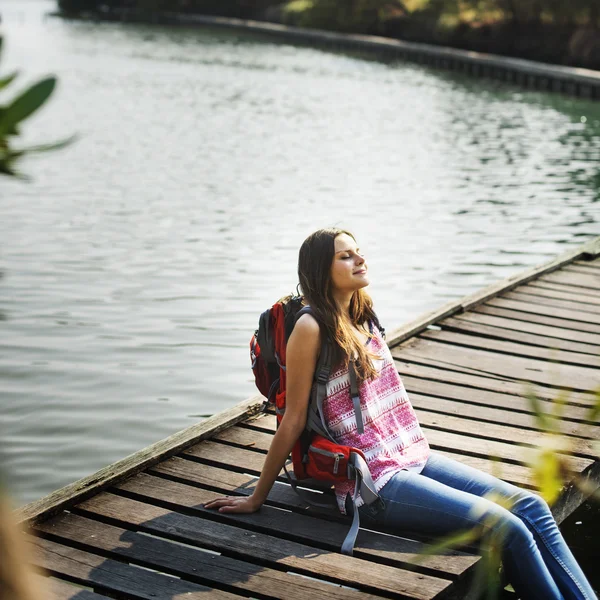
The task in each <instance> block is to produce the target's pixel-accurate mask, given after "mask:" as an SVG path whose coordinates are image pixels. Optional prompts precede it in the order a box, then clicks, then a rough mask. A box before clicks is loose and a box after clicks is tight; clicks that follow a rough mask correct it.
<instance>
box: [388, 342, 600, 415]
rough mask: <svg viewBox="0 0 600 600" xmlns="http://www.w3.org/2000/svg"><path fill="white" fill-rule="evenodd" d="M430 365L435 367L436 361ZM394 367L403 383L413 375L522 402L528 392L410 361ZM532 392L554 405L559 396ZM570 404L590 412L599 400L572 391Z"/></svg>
mask: <svg viewBox="0 0 600 600" xmlns="http://www.w3.org/2000/svg"><path fill="white" fill-rule="evenodd" d="M394 353H395V350H394V352H392V354H394ZM431 362H432V363H435V361H431ZM394 363H395V365H396V368H397V369H398V372H399V373H400V376H401V377H402V378H403V379H404V378H405V377H407V376H410V375H412V376H413V377H419V378H421V379H427V380H430V381H438V382H443V383H448V384H452V385H459V386H463V387H470V388H473V389H475V390H482V391H490V392H498V393H501V394H510V395H512V396H516V397H519V398H520V397H523V396H525V393H526V391H527V389H526V387H525V386H524V385H523V384H522V383H520V382H515V381H509V380H504V379H493V378H489V377H482V376H477V375H471V374H468V373H462V372H458V371H451V370H448V369H447V368H445V367H444V368H440V367H439V365H438V366H431V365H427V364H419V363H417V362H414V361H408V360H404V359H400V358H398V359H395V360H394ZM532 389H533V391H534V392H535V394H536V396H537V397H538V398H540V399H541V400H550V401H552V400H554V399H555V398H556V397H557V395H558V390H556V389H553V388H548V387H544V386H541V385H539V384H534V385H532ZM568 403H569V404H570V405H572V404H574V405H579V406H581V407H588V408H589V407H592V406H594V405H595V403H596V400H595V398H594V396H593V394H590V393H582V392H575V391H572V390H569V392H568Z"/></svg>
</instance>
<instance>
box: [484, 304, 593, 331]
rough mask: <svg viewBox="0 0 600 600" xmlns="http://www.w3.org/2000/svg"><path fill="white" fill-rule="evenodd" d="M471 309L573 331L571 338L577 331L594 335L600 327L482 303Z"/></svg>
mask: <svg viewBox="0 0 600 600" xmlns="http://www.w3.org/2000/svg"><path fill="white" fill-rule="evenodd" d="M515 304H516V303H515ZM473 310H474V311H475V312H476V313H482V314H486V315H494V316H498V317H505V318H507V319H513V320H515V321H526V322H527V323H538V324H540V325H548V326H550V327H557V328H562V329H567V330H570V331H573V338H575V339H579V337H578V336H579V332H587V333H591V334H593V335H594V336H596V335H599V334H600V327H599V326H598V325H596V324H595V323H584V322H583V321H570V320H568V319H561V318H557V317H549V316H547V315H541V314H537V313H532V312H523V311H521V310H519V309H518V308H517V309H508V308H500V307H498V306H493V305H485V304H482V305H480V306H476V307H475V308H474V309H473Z"/></svg>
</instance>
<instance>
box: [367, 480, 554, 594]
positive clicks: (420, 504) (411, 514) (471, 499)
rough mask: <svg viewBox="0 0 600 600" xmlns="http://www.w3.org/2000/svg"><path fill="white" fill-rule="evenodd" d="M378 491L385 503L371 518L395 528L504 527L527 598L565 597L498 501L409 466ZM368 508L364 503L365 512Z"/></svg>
mask: <svg viewBox="0 0 600 600" xmlns="http://www.w3.org/2000/svg"><path fill="white" fill-rule="evenodd" d="M380 496H381V497H382V499H383V501H384V505H385V506H384V508H383V510H381V511H380V512H379V513H377V514H375V515H374V516H373V518H374V519H375V521H376V522H377V523H379V524H382V525H385V526H386V527H389V528H390V529H392V530H396V531H406V530H412V531H420V532H423V533H430V534H435V535H443V534H448V533H454V532H457V531H461V530H467V529H471V528H472V527H477V526H479V527H481V528H482V529H483V530H484V531H486V532H488V533H494V534H497V533H498V531H501V532H502V534H503V539H504V544H503V546H504V549H505V551H506V553H508V554H509V555H511V556H514V557H516V558H518V560H515V561H514V565H515V568H517V569H518V574H517V576H516V577H515V578H514V579H513V580H512V581H511V583H512V584H513V586H514V587H515V590H516V591H517V593H518V594H519V595H520V596H521V597H522V598H524V599H526V600H564V597H563V595H562V594H561V592H560V590H559V588H558V586H557V585H556V583H555V581H554V579H553V577H552V575H551V574H550V572H549V571H548V568H547V567H546V565H545V563H544V560H543V558H542V556H541V554H540V551H539V549H538V547H537V545H536V543H535V540H534V537H533V535H532V533H531V532H530V531H529V529H528V528H527V527H526V526H525V524H524V523H523V522H522V521H521V520H520V519H519V518H518V517H517V516H515V515H513V514H512V513H511V512H509V511H508V510H506V509H505V508H502V507H501V506H499V505H498V504H495V503H494V502H491V501H490V500H487V499H485V498H482V497H480V496H477V495H473V494H470V493H468V492H465V491H462V490H457V489H455V488H453V487H450V486H448V485H446V484H444V483H440V482H438V481H436V480H435V479H433V478H431V477H426V476H424V475H423V474H421V473H415V472H411V471H400V472H399V473H397V474H396V475H395V476H394V477H393V478H392V479H391V480H390V481H389V482H388V483H387V484H386V485H385V486H384V487H383V488H382V490H381V491H380ZM369 508H370V507H361V509H360V510H361V513H362V514H363V516H368V515H369V513H370V510H369ZM492 522H493V525H492V524H491V523H492Z"/></svg>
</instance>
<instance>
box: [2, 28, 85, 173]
mask: <svg viewBox="0 0 600 600" xmlns="http://www.w3.org/2000/svg"><path fill="white" fill-rule="evenodd" d="M2 44H3V39H2V37H1V36H0V58H1V57H2ZM17 75H18V73H11V74H9V75H5V76H4V75H3V76H0V92H2V94H4V92H5V90H6V88H7V87H8V86H10V85H11V84H12V83H13V82H14V81H15V79H16V78H17ZM55 87H56V77H54V76H50V77H46V78H45V79H42V80H41V81H38V82H37V83H35V84H33V85H32V86H31V87H29V88H28V89H26V90H25V91H23V92H21V93H20V94H19V95H18V96H17V97H16V98H13V99H12V100H9V101H8V102H6V101H5V100H3V101H2V104H0V175H9V176H13V177H19V178H21V179H26V177H25V176H24V175H23V174H22V173H20V172H19V171H18V170H17V162H18V161H19V160H20V159H21V158H23V157H24V156H25V155H27V154H34V153H39V152H47V151H49V150H57V149H59V148H64V147H65V146H68V145H69V144H70V143H72V142H73V141H74V140H75V138H76V136H71V137H69V138H67V139H64V140H61V141H58V142H53V143H49V144H42V145H38V146H31V147H29V148H15V147H14V146H13V141H14V138H16V137H18V136H19V135H20V126H21V123H22V122H23V121H24V120H25V119H27V118H28V117H30V116H31V115H32V114H34V113H35V112H36V111H37V110H39V109H40V108H41V107H42V106H43V105H44V104H45V103H46V102H47V100H48V98H50V96H51V95H52V93H53V92H54V88H55Z"/></svg>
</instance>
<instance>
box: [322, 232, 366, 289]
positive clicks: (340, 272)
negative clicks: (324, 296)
mask: <svg viewBox="0 0 600 600" xmlns="http://www.w3.org/2000/svg"><path fill="white" fill-rule="evenodd" d="M334 242H335V254H334V255H333V262H332V263H331V284H332V286H333V289H334V290H335V291H338V292H350V293H352V292H355V291H356V290H360V289H361V288H364V287H366V286H367V285H369V278H368V276H367V263H366V261H365V257H364V256H363V255H362V254H361V253H360V249H359V248H358V246H357V245H356V240H355V239H354V238H353V237H351V236H349V235H347V234H345V233H341V234H340V235H338V236H337V237H336V238H335V240H334Z"/></svg>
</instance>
